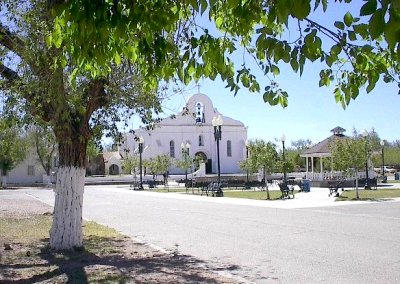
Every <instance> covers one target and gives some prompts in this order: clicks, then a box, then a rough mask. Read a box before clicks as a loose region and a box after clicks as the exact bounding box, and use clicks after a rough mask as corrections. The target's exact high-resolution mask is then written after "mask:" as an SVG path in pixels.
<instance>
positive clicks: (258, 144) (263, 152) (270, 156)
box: [245, 139, 278, 199]
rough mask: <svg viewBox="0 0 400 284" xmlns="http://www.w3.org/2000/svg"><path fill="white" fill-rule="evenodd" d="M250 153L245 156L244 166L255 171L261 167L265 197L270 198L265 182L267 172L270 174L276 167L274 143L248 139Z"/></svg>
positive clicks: (276, 154)
mask: <svg viewBox="0 0 400 284" xmlns="http://www.w3.org/2000/svg"><path fill="white" fill-rule="evenodd" d="M248 147H249V152H250V155H249V157H248V158H247V160H248V162H246V163H245V164H246V166H247V167H248V168H249V169H250V171H253V172H254V171H257V170H259V169H262V171H263V182H264V185H265V188H266V190H267V199H270V196H269V189H268V184H267V178H266V175H267V173H268V174H270V173H272V172H273V170H274V169H275V168H276V162H277V156H278V153H277V151H276V145H275V144H274V143H272V142H265V141H264V140H258V139H257V140H255V141H250V143H249V146H248Z"/></svg>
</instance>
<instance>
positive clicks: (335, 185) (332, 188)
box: [328, 180, 343, 197]
mask: <svg viewBox="0 0 400 284" xmlns="http://www.w3.org/2000/svg"><path fill="white" fill-rule="evenodd" d="M328 188H329V196H332V195H334V196H335V197H339V192H338V191H339V188H341V189H342V191H343V182H342V181H341V180H330V181H328Z"/></svg>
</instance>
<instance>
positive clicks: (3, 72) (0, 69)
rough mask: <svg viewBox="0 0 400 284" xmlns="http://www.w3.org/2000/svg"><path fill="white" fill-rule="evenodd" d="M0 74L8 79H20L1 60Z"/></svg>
mask: <svg viewBox="0 0 400 284" xmlns="http://www.w3.org/2000/svg"><path fill="white" fill-rule="evenodd" d="M0 75H1V76H3V77H4V78H5V79H7V80H9V81H15V80H18V79H20V77H19V76H18V73H17V72H16V71H14V70H12V69H11V68H8V67H7V66H5V65H4V64H3V63H2V62H0Z"/></svg>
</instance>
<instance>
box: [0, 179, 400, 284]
mask: <svg viewBox="0 0 400 284" xmlns="http://www.w3.org/2000/svg"><path fill="white" fill-rule="evenodd" d="M328 193H329V190H328V189H326V188H325V189H324V188H311V192H309V193H298V194H296V198H295V199H289V200H288V199H286V200H275V201H263V200H245V199H237V198H226V197H223V198H213V197H207V196H194V195H192V194H185V193H156V192H148V191H133V190H129V186H128V185H107V186H104V185H103V186H101V185H97V186H87V187H86V189H85V196H84V209H83V215H84V218H86V219H90V220H94V221H96V222H98V223H100V224H104V225H107V226H110V227H113V228H115V229H117V230H118V231H120V232H122V233H124V234H125V235H127V236H130V237H131V238H133V239H135V240H140V241H142V242H144V243H146V244H148V245H151V246H153V247H157V248H159V249H161V250H164V251H167V252H174V253H179V254H183V255H191V256H193V257H195V258H197V259H200V260H202V261H203V262H204V265H205V266H206V267H207V268H209V269H212V270H215V271H218V272H219V273H222V274H226V275H230V276H232V277H233V279H236V280H240V281H242V282H245V283H321V282H325V283H366V282H370V283H399V282H400V242H399V240H398V236H399V235H400V217H399V216H400V199H398V198H394V199H390V200H385V201H382V200H381V201H359V202H358V201H357V202H349V201H343V202H335V201H334V199H335V198H334V197H329V196H328ZM7 194H17V195H18V194H19V195H21V196H24V198H37V199H39V200H42V201H43V202H46V203H48V204H51V205H52V204H53V202H54V192H53V191H52V190H51V189H32V188H30V189H29V188H26V189H21V190H9V191H0V198H3V197H5V196H6V195H7Z"/></svg>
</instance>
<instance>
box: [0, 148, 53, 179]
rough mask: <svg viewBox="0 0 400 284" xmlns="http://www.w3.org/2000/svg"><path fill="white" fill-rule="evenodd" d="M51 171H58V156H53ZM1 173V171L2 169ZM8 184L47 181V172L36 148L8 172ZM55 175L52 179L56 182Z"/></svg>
mask: <svg viewBox="0 0 400 284" xmlns="http://www.w3.org/2000/svg"><path fill="white" fill-rule="evenodd" d="M52 164H53V167H52V170H51V172H55V171H57V168H56V165H57V157H56V156H55V157H53V161H52ZM0 173H1V171H0ZM6 177H7V184H42V183H47V178H46V177H47V176H46V172H45V170H44V169H43V167H42V165H41V164H40V162H39V158H38V155H37V153H36V151H35V149H34V148H32V149H30V151H29V152H28V153H27V155H26V157H25V159H24V160H23V161H22V162H21V163H19V164H18V165H17V166H16V167H15V168H14V169H12V170H11V171H9V172H8V173H7V176H6ZM54 179H55V178H54V175H53V176H52V181H53V182H54Z"/></svg>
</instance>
